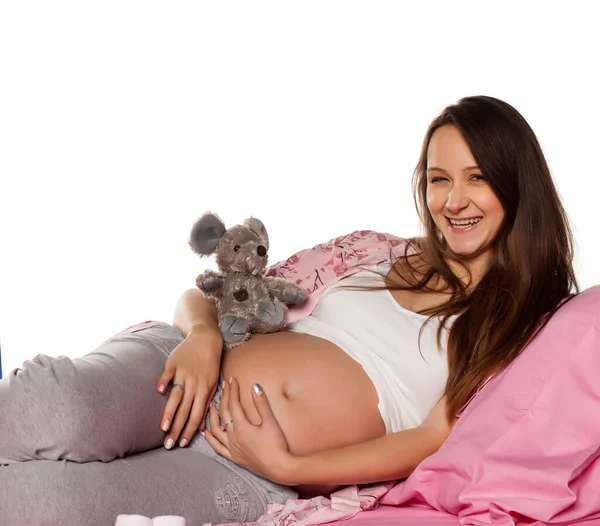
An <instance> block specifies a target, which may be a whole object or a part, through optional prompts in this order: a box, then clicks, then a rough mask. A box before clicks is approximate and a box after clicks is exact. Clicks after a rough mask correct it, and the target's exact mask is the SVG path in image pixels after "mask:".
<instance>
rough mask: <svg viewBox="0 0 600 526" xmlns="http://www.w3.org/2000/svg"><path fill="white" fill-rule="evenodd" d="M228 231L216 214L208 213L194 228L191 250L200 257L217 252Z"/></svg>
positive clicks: (191, 235)
mask: <svg viewBox="0 0 600 526" xmlns="http://www.w3.org/2000/svg"><path fill="white" fill-rule="evenodd" d="M226 230H227V229H226V228H225V224H224V223H223V221H221V219H219V217H218V216H217V215H216V214H213V213H210V212H207V213H206V214H204V215H203V216H202V217H201V218H200V219H198V221H196V223H194V226H193V227H192V232H191V234H190V241H189V245H190V248H191V249H192V250H193V251H194V252H196V254H198V255H200V256H208V255H210V254H212V253H213V252H214V251H215V250H216V248H217V246H218V245H219V241H220V240H221V238H222V237H223V236H224V235H225V232H226Z"/></svg>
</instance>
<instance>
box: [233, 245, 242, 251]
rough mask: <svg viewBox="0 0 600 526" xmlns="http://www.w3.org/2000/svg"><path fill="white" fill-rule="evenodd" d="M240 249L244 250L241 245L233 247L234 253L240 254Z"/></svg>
mask: <svg viewBox="0 0 600 526" xmlns="http://www.w3.org/2000/svg"><path fill="white" fill-rule="evenodd" d="M240 248H242V247H241V246H240V245H236V246H235V247H233V251H234V252H238V251H239V250H240Z"/></svg>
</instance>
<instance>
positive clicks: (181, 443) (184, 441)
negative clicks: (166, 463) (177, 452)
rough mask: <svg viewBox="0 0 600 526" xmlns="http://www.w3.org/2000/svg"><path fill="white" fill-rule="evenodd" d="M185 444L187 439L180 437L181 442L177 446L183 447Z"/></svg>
mask: <svg viewBox="0 0 600 526" xmlns="http://www.w3.org/2000/svg"><path fill="white" fill-rule="evenodd" d="M186 444H187V440H186V439H185V438H182V439H181V442H179V447H185V445H186Z"/></svg>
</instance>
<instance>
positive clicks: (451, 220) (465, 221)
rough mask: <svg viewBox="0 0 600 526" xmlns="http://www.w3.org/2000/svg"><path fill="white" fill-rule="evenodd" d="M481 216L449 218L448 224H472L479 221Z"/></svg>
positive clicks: (460, 225) (465, 225)
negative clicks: (459, 218) (458, 218)
mask: <svg viewBox="0 0 600 526" xmlns="http://www.w3.org/2000/svg"><path fill="white" fill-rule="evenodd" d="M481 219H482V218H481V217H474V218H471V219H461V220H456V219H450V224H451V225H452V226H458V227H463V228H465V227H468V226H471V225H474V224H476V223H479V221H481Z"/></svg>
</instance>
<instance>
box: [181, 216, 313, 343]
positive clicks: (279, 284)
mask: <svg viewBox="0 0 600 526" xmlns="http://www.w3.org/2000/svg"><path fill="white" fill-rule="evenodd" d="M189 245H190V247H191V249H192V250H193V251H194V252H196V253H197V254H198V255H199V256H200V257H205V256H210V255H211V254H215V255H216V261H217V265H218V267H219V270H220V272H215V271H213V270H206V271H205V272H203V273H202V274H200V275H199V276H198V277H197V278H196V285H197V286H198V288H199V289H200V290H202V291H203V292H204V294H205V295H206V296H208V297H209V298H213V299H214V300H215V304H216V307H217V313H218V322H219V328H220V329H221V333H222V334H223V341H224V346H225V348H226V349H230V348H232V347H235V346H236V345H239V344H241V343H242V342H244V341H246V340H247V339H248V338H250V335H251V333H253V332H258V333H269V332H276V331H279V330H281V329H283V328H284V327H285V326H286V324H287V319H288V308H287V306H286V304H299V303H303V302H305V301H306V298H307V297H308V296H307V293H306V291H305V290H304V289H302V288H300V287H298V286H297V285H295V284H294V283H290V282H289V281H287V280H285V279H283V278H273V277H267V276H266V275H265V271H266V268H267V252H268V250H269V236H268V234H267V230H266V229H265V226H264V225H263V223H262V222H261V221H260V220H258V219H256V218H254V217H250V218H248V219H246V220H245V221H244V223H243V224H241V225H235V226H232V227H231V228H229V229H227V228H225V224H224V223H223V221H221V219H219V217H218V216H217V215H216V214H213V213H210V212H207V213H205V214H204V215H203V216H202V217H201V218H200V219H198V221H196V223H195V224H194V226H193V227H192V232H191V234H190V241H189Z"/></svg>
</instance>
